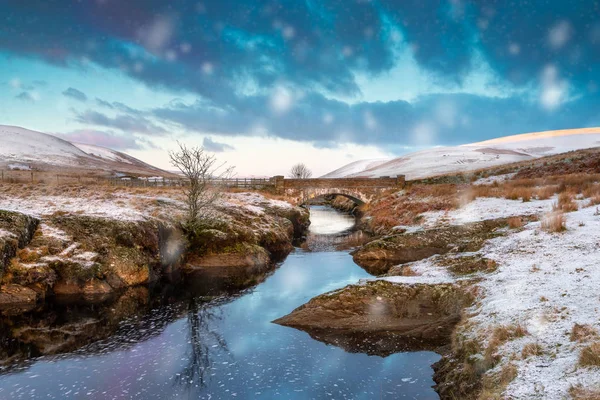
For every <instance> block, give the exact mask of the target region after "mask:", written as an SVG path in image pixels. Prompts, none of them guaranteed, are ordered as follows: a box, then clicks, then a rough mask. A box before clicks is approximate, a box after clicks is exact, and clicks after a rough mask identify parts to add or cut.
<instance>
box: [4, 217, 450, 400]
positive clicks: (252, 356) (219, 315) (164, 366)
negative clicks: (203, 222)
mask: <svg viewBox="0 0 600 400" xmlns="http://www.w3.org/2000/svg"><path fill="white" fill-rule="evenodd" d="M321 211H323V213H321V215H323V216H330V215H332V214H337V213H335V212H334V211H331V210H329V211H328V210H326V209H322V210H321ZM312 215H313V217H312V222H313V227H312V229H313V235H311V236H312V237H313V243H314V244H317V243H318V242H319V239H318V235H314V233H315V230H317V231H318V230H319V229H321V228H319V226H320V225H321V226H323V224H321V223H320V221H319V218H320V217H319V216H318V215H319V213H315V212H314V210H313V214H312ZM328 218H329V217H328ZM332 218H337V217H332ZM343 218H344V219H346V220H347V217H346V216H344V217H343ZM348 228H350V226H348ZM348 228H344V229H348ZM325 229H327V228H326V227H325ZM320 238H321V239H324V240H323V241H324V242H325V243H327V242H330V241H331V236H321V237H320ZM325 247H327V246H325ZM318 248H319V247H316V248H315V247H311V251H306V250H302V249H298V250H296V251H295V252H294V253H292V254H291V255H290V256H289V257H288V258H287V259H286V260H285V262H284V263H283V264H282V265H281V266H280V267H279V268H278V269H277V270H276V271H275V272H274V273H273V274H272V275H270V276H269V277H268V278H267V279H266V280H265V281H264V282H262V283H260V284H259V285H258V286H256V287H254V288H252V289H248V290H246V291H244V292H241V293H238V294H236V295H235V296H227V297H218V298H214V297H204V296H199V295H198V293H197V292H195V293H189V292H186V291H185V290H182V289H181V288H171V289H168V290H167V289H165V290H164V293H163V294H162V295H157V294H154V295H149V296H146V295H142V294H143V293H141V292H140V293H137V292H136V293H137V294H136V295H135V296H133V295H128V297H126V298H124V299H122V300H121V299H119V300H117V301H116V302H115V303H111V304H105V305H101V306H94V307H96V308H95V309H86V310H85V312H83V313H81V314H80V315H81V317H79V316H78V313H76V312H74V311H73V310H74V308H73V307H68V308H62V309H58V308H55V309H52V310H50V313H53V315H55V316H58V317H53V318H50V317H49V316H46V318H45V319H44V315H43V314H37V315H30V316H24V317H22V318H5V319H4V321H3V322H2V324H3V325H1V326H0V328H2V329H3V330H5V332H3V333H2V337H3V339H2V340H3V342H2V347H3V354H4V355H5V356H6V357H4V363H5V364H7V365H9V366H11V367H8V368H7V369H5V370H4V373H3V374H2V375H0V399H5V398H6V399H20V398H23V399H25V398H27V399H29V398H42V397H43V398H55V399H65V398H67V399H70V398H83V397H85V398H92V399H112V398H133V399H163V398H168V399H178V398H203V399H226V398H237V399H272V398H285V399H312V398H316V399H327V398H336V399H343V398H347V399H350V398H352V399H373V398H379V399H396V398H418V399H435V398H437V395H436V394H435V392H434V391H433V390H432V389H431V385H432V384H433V381H432V380H431V374H432V371H431V367H430V365H431V364H432V363H433V362H435V361H437V360H438V359H439V356H438V355H436V354H434V353H431V352H415V353H397V354H393V355H391V356H388V357H385V358H382V357H378V356H368V355H366V354H357V353H348V352H345V351H344V350H343V349H341V348H339V347H335V346H331V345H327V344H325V343H322V342H319V341H316V340H313V339H312V338H311V337H310V336H309V335H307V334H306V333H304V332H301V331H298V330H295V329H291V328H286V327H282V326H279V325H275V324H272V323H271V321H272V320H274V319H277V318H279V317H281V316H283V315H286V314H288V313H289V312H291V311H292V310H293V309H294V308H296V307H298V306H300V305H302V304H304V303H305V302H307V301H308V300H310V299H311V298H312V297H314V296H316V295H319V294H322V293H324V292H327V291H330V290H334V289H337V288H340V287H343V286H345V285H347V284H350V283H356V282H357V281H358V280H359V279H361V278H366V277H368V276H369V275H368V274H367V273H366V272H365V271H364V270H363V269H361V268H360V267H358V266H357V265H356V264H354V263H353V262H352V258H351V256H350V255H349V254H348V252H347V251H327V252H319V251H318V250H317V249H318ZM149 299H152V300H151V301H150V300H149ZM56 307H58V306H56ZM48 315H50V314H48ZM90 321H96V323H93V324H92V323H90ZM66 324H71V325H70V326H71V328H69V329H70V330H71V331H73V332H86V333H85V334H78V335H77V338H78V340H79V342H77V343H75V342H73V341H72V340H71V341H70V344H69V345H68V346H67V345H65V346H62V347H60V346H59V347H55V349H56V348H60V350H57V351H55V352H54V353H61V352H63V351H64V352H65V353H63V354H59V355H50V354H54V353H52V352H50V353H46V352H45V351H47V349H50V348H52V347H51V346H47V345H46V344H47V343H55V344H60V343H61V341H62V340H70V339H69V337H72V336H70V335H69V334H68V332H69V329H65V328H66V327H67V325H66ZM73 324H74V325H75V326H78V327H79V328H80V329H75V330H74V329H73V328H72V326H73ZM61 330H63V331H65V332H67V333H65V334H64V335H62V336H61V334H60V332H61ZM32 332H35V334H34V333H32ZM49 332H52V334H51V335H49V336H45V335H46V334H47V333H49ZM5 339H7V340H8V341H12V342H11V343H13V347H12V350H11V351H12V353H11V354H8V353H7V352H5V351H4V350H5V349H4V345H5V343H7V341H6V340H5ZM86 340H87V341H88V344H85V345H84V344H83V342H85V341H86ZM74 343H75V344H74ZM19 346H21V347H19ZM77 346H78V347H79V348H78V349H74V347H77ZM19 348H20V349H22V350H23V351H17V350H15V349H19ZM40 354H41V355H42V356H41V357H37V358H36V355H40ZM44 354H46V355H44ZM15 355H18V356H19V357H21V359H23V360H26V364H18V363H16V362H14V360H15V358H14V357H15ZM10 357H13V358H10ZM9 358H10V359H9ZM11 360H13V361H11Z"/></svg>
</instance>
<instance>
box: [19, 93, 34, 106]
mask: <svg viewBox="0 0 600 400" xmlns="http://www.w3.org/2000/svg"><path fill="white" fill-rule="evenodd" d="M15 99H19V100H23V101H29V102H32V103H33V102H34V101H36V98H35V97H34V95H32V94H31V93H29V92H21V93H19V94H18V95H16V96H15Z"/></svg>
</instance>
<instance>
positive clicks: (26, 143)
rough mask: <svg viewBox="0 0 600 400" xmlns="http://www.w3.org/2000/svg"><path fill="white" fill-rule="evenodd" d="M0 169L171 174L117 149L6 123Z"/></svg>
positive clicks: (2, 130)
mask: <svg viewBox="0 0 600 400" xmlns="http://www.w3.org/2000/svg"><path fill="white" fill-rule="evenodd" d="M0 169H7V170H37V171H60V172H68V173H75V172H85V173H89V174H94V175H98V174H102V175H107V174H108V175H115V174H130V175H145V176H147V175H161V176H170V175H172V173H170V172H167V171H164V170H161V169H159V168H156V167H153V166H151V165H149V164H146V163H145V162H143V161H140V160H138V159H137V158H134V157H131V156H129V155H127V154H124V153H121V152H118V151H115V150H111V149H107V148H104V147H100V146H94V145H88V144H80V143H71V142H68V141H66V140H63V139H60V138H57V137H55V136H52V135H48V134H46V133H41V132H36V131H31V130H29V129H25V128H20V127H16V126H6V125H0Z"/></svg>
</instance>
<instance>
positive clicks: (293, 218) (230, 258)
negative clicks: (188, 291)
mask: <svg viewBox="0 0 600 400" xmlns="http://www.w3.org/2000/svg"><path fill="white" fill-rule="evenodd" d="M228 217H229V219H228V220H227V222H226V223H223V222H221V223H219V224H217V225H215V226H214V227H210V228H206V229H201V230H199V231H198V232H197V235H196V237H194V238H193V239H192V240H191V242H190V246H189V252H188V254H187V256H186V262H185V265H184V267H183V272H184V273H186V274H187V275H188V276H189V277H191V278H195V279H203V280H209V281H210V282H212V284H213V285H214V286H215V287H232V288H242V287H247V286H249V285H252V284H255V283H257V282H259V281H260V280H261V279H262V278H264V276H265V275H266V274H267V273H268V272H269V271H271V270H272V269H273V267H274V265H275V263H276V262H277V261H280V260H282V259H283V258H284V257H285V256H287V255H288V254H289V253H290V252H291V251H292V250H293V246H292V243H293V242H294V241H295V240H296V239H299V238H301V237H303V236H304V234H305V232H306V230H307V228H308V225H309V224H310V221H309V218H310V214H309V212H308V210H306V209H304V208H300V207H274V206H265V207H264V208H262V211H261V214H255V213H248V212H245V211H244V210H242V209H229V210H228Z"/></svg>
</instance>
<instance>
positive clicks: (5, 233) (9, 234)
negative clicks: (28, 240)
mask: <svg viewBox="0 0 600 400" xmlns="http://www.w3.org/2000/svg"><path fill="white" fill-rule="evenodd" d="M3 237H9V238H16V237H17V235H15V234H14V233H12V232H9V231H7V230H5V229H0V238H3Z"/></svg>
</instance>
